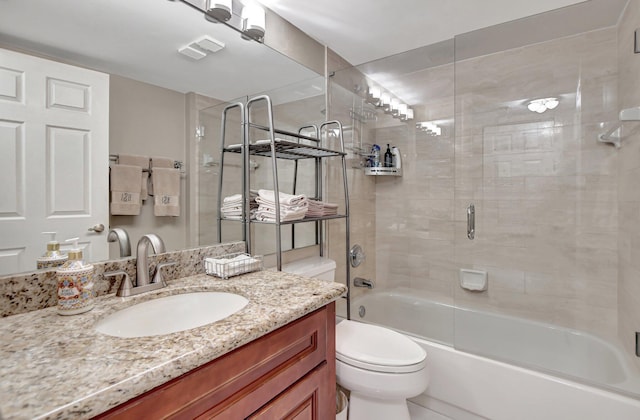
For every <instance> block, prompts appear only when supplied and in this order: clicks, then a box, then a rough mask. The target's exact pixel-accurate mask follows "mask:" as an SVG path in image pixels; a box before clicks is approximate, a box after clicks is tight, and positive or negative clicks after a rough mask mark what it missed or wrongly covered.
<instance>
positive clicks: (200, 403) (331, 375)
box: [97, 302, 336, 420]
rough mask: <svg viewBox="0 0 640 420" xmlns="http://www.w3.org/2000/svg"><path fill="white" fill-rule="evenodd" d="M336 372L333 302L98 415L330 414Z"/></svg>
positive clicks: (269, 416)
mask: <svg viewBox="0 0 640 420" xmlns="http://www.w3.org/2000/svg"><path fill="white" fill-rule="evenodd" d="M335 374H336V371H335V303H333V302H332V303H330V304H329V305H327V306H325V307H323V308H321V309H318V310H316V311H315V312H313V313H311V314H308V315H306V316H304V317H303V318H300V319H298V320H296V321H293V322H292V323H290V324H288V325H285V326H284V327H282V328H280V329H278V330H276V331H273V332H271V333H269V334H267V335H265V336H263V337H261V338H258V339H256V340H254V341H252V342H250V343H248V344H246V345H244V346H242V347H240V348H237V349H235V350H233V351H231V352H230V353H227V354H225V355H223V356H221V357H219V358H217V359H215V360H212V361H211V362H209V363H207V364H205V365H203V366H200V367H199V368H197V369H194V370H192V371H190V372H188V373H186V374H184V375H182V376H180V377H178V378H175V379H173V380H171V381H169V382H167V383H165V384H163V385H160V386H159V387H157V388H155V389H153V390H151V391H149V392H147V393H145V394H143V395H141V396H138V397H136V398H134V399H132V400H130V401H127V402H126V403H124V404H122V405H120V406H118V407H115V408H113V409H111V410H109V411H107V412H105V413H103V414H101V415H99V416H97V418H100V419H124V418H126V419H134V418H135V419H160V418H171V419H195V418H198V419H210V418H215V419H233V420H238V419H245V418H250V419H261V420H263V419H296V420H302V419H317V420H326V419H333V418H335V407H336V403H335V401H336V399H335V388H336V385H335V383H336V382H335V381H336V378H335Z"/></svg>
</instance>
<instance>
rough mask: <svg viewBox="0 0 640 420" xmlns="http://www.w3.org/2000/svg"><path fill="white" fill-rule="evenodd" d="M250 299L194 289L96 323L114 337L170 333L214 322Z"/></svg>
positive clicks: (112, 315)
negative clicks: (192, 291)
mask: <svg viewBox="0 0 640 420" xmlns="http://www.w3.org/2000/svg"><path fill="white" fill-rule="evenodd" d="M247 303H249V301H248V300H247V299H246V298H245V297H243V296H240V295H236V294H233V293H224V292H195V293H185V294H181V295H172V296H166V297H161V298H158V299H153V300H148V301H146V302H141V303H138V304H136V305H133V306H130V307H128V308H125V309H122V310H120V311H118V312H115V313H113V314H111V315H109V316H107V317H106V318H104V319H102V320H100V321H99V322H98V323H97V324H96V331H98V332H101V333H103V334H107V335H112V336H115V337H124V338H132V337H148V336H153V335H164V334H171V333H174V332H178V331H185V330H190V329H191V328H196V327H201V326H203V325H207V324H211V323H212V322H216V321H219V320H221V319H224V318H226V317H228V316H229V315H233V314H234V313H236V312H238V311H239V310H241V309H242V308H244V307H245V306H246V305H247Z"/></svg>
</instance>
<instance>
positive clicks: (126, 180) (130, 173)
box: [110, 165, 142, 216]
mask: <svg viewBox="0 0 640 420" xmlns="http://www.w3.org/2000/svg"><path fill="white" fill-rule="evenodd" d="M141 173H142V168H140V167H139V166H131V165H111V205H110V208H111V214H112V215H114V216H120V215H125V216H137V215H139V214H140V207H141V206H140V204H141V201H140V190H141V184H142V176H141V175H140V174H141Z"/></svg>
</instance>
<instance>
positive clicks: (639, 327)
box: [618, 0, 640, 368]
mask: <svg viewBox="0 0 640 420" xmlns="http://www.w3.org/2000/svg"><path fill="white" fill-rule="evenodd" d="M637 28H640V0H631V1H630V2H629V5H628V6H627V10H626V11H625V13H624V15H623V18H622V21H621V23H620V26H619V29H618V67H619V69H620V72H619V78H618V87H619V92H620V95H619V106H620V109H624V108H630V107H637V106H640V78H639V77H638V75H640V54H634V53H633V51H634V43H633V38H634V31H635V30H636V29H637ZM639 126H640V123H637V122H627V123H625V125H624V127H623V130H624V131H623V133H624V134H623V136H624V137H623V140H622V141H623V143H622V148H621V149H620V151H619V158H620V162H619V165H618V168H619V172H618V174H619V179H620V182H619V184H618V206H619V217H620V219H619V231H618V233H619V237H618V246H619V251H620V252H619V277H618V319H619V326H618V330H619V335H620V339H621V340H622V342H623V344H624V348H625V350H627V351H628V352H629V353H630V354H632V358H633V359H634V360H635V361H636V366H638V368H640V358H637V357H635V355H633V349H634V348H635V332H636V331H640V188H639V187H638V180H639V179H640V131H639V130H638V128H640V127H639Z"/></svg>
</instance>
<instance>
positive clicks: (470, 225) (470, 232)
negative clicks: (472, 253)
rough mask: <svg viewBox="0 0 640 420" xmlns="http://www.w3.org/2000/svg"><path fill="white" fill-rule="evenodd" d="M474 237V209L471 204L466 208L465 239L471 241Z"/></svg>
mask: <svg viewBox="0 0 640 420" xmlns="http://www.w3.org/2000/svg"><path fill="white" fill-rule="evenodd" d="M475 236H476V208H475V206H474V205H473V204H469V207H467V238H469V239H470V240H473V238H475Z"/></svg>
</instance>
